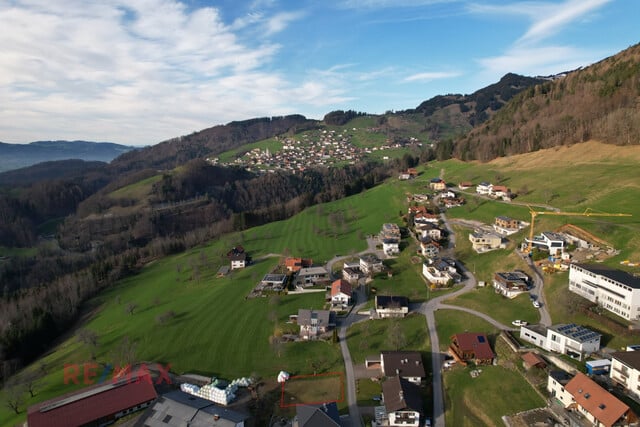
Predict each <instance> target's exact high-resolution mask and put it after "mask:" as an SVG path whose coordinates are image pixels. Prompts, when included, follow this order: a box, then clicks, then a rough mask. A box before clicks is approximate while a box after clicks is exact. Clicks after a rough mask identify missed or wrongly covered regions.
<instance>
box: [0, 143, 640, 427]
mask: <svg viewBox="0 0 640 427" xmlns="http://www.w3.org/2000/svg"><path fill="white" fill-rule="evenodd" d="M607 150H608V151H607ZM615 150H617V151H615ZM639 150H640V147H614V146H604V145H601V144H595V143H589V144H583V145H580V146H574V147H569V148H560V149H554V151H553V153H552V154H553V155H552V156H551V157H549V154H548V153H547V157H546V160H545V158H544V157H543V155H544V153H541V152H538V153H532V154H527V155H523V156H518V157H514V158H510V159H499V160H497V161H494V162H492V163H488V164H479V163H469V164H465V163H461V162H457V161H454V160H450V161H447V162H441V163H434V164H433V165H431V167H430V168H429V169H428V170H427V171H426V172H425V173H423V174H422V175H421V176H420V178H418V179H417V180H415V181H410V182H408V181H405V182H399V181H397V180H390V181H389V182H388V183H387V184H385V185H382V186H379V187H377V188H374V189H372V190H370V191H367V192H366V193H363V194H360V195H356V196H354V197H350V198H347V199H344V200H341V201H338V202H334V203H331V204H326V205H322V206H316V207H313V208H310V209H308V210H306V211H305V212H303V213H301V214H300V215H297V216H295V217H293V218H291V219H290V220H287V221H281V222H277V223H273V224H268V225H265V226H263V227H259V228H256V229H252V230H247V231H245V232H244V233H242V234H236V235H230V236H226V237H224V238H222V239H220V240H219V241H216V242H212V243H211V244H210V245H209V246H207V247H205V248H201V249H198V250H194V251H191V252H188V253H185V254H181V255H177V256H174V257H170V258H167V259H164V260H161V261H158V262H156V263H154V264H153V265H150V266H148V267H147V268H145V269H144V270H143V271H142V272H141V274H139V275H138V276H136V277H132V278H129V279H127V280H125V281H123V282H122V283H121V284H120V285H119V286H118V287H117V288H114V289H111V290H109V291H108V292H106V293H104V294H103V295H101V296H100V297H99V298H97V299H95V300H94V301H93V302H92V303H91V304H90V305H91V306H95V307H96V311H95V313H94V317H93V318H92V319H91V320H89V321H88V323H87V324H86V325H84V327H87V328H89V329H92V330H95V331H96V332H98V335H99V337H100V346H99V348H98V360H99V361H113V355H112V353H113V349H114V348H115V347H116V346H117V344H118V343H119V342H120V341H121V340H122V338H123V337H124V336H130V337H132V338H133V339H137V340H138V356H140V358H145V359H156V360H159V361H162V362H169V363H172V365H173V366H174V369H175V370H176V371H187V370H188V371H197V372H203V373H208V374H221V375H223V376H225V377H235V376H237V375H249V374H250V373H251V372H254V371H255V372H257V373H259V374H263V375H273V373H274V372H276V371H277V370H278V369H280V368H281V367H283V366H286V367H287V369H289V370H291V371H293V372H305V371H309V370H310V367H309V361H310V358H312V357H315V356H316V355H318V356H319V357H321V358H324V359H325V362H326V361H327V360H328V362H326V363H325V365H329V364H330V365H331V368H333V369H342V368H341V367H340V364H341V361H340V360H339V359H340V356H339V351H338V349H337V348H336V347H335V346H332V345H328V344H323V343H305V344H299V345H297V344H293V345H288V346H286V347H285V350H284V352H283V354H282V355H281V357H277V356H276V355H275V353H274V352H273V350H272V349H271V348H270V347H269V345H268V339H267V337H268V336H269V335H270V334H271V333H272V332H273V330H274V323H273V322H272V321H270V320H269V319H271V318H273V317H272V315H271V314H270V313H271V312H273V311H275V312H276V313H277V317H278V318H279V324H280V325H282V322H284V321H285V320H286V318H287V316H288V315H289V314H292V313H295V312H296V311H297V308H298V307H312V306H320V305H321V297H318V296H313V295H312V296H305V297H282V298H280V302H279V303H278V304H274V303H272V304H270V303H269V301H268V299H266V298H265V299H258V300H253V301H245V300H244V296H245V295H246V294H247V293H248V290H249V289H250V288H251V287H252V286H253V285H254V284H255V282H256V281H257V280H259V278H260V277H261V275H262V274H264V272H266V271H268V270H269V268H270V267H272V266H273V265H275V262H276V259H275V258H272V259H269V260H268V261H263V262H259V263H257V264H256V265H255V266H253V267H251V268H249V269H247V270H245V271H242V272H236V273H234V275H233V276H232V277H231V278H225V279H213V278H212V276H213V274H215V271H216V270H217V268H218V267H219V265H221V263H222V259H221V258H220V254H221V253H224V252H226V250H227V249H228V247H229V246H231V245H232V244H235V243H242V244H243V245H244V246H245V247H246V248H247V249H248V250H249V251H250V253H251V254H252V255H253V256H254V258H257V257H259V256H261V255H265V254H268V253H283V252H289V253H291V254H293V255H302V256H311V257H313V258H314V260H316V261H317V262H320V261H325V260H327V259H329V258H331V257H332V256H334V255H335V254H349V253H351V252H357V251H360V250H363V249H364V248H365V247H366V246H365V243H364V240H363V237H364V235H366V234H371V233H376V232H377V231H378V230H379V227H380V224H381V223H383V222H397V223H399V224H400V223H401V222H400V219H399V213H400V212H401V211H402V212H404V211H405V209H406V202H405V199H404V194H405V192H407V191H412V192H424V191H425V189H424V188H425V186H426V184H427V182H428V179H429V178H430V177H432V176H437V175H438V174H439V173H440V171H441V170H442V171H444V177H445V179H446V180H447V181H450V182H458V181H462V180H472V181H474V182H479V181H480V180H489V181H493V182H497V181H498V180H501V181H502V182H501V183H503V184H506V185H509V186H510V187H511V188H512V189H514V190H516V191H517V190H518V189H519V188H522V187H524V186H527V187H528V188H529V190H531V193H530V194H529V195H526V196H522V197H519V198H518V200H517V201H523V202H529V203H536V202H545V201H546V200H545V198H546V197H547V196H549V197H551V196H552V195H553V194H551V195H549V194H545V189H546V188H552V189H553V190H555V194H557V196H555V197H553V198H552V200H551V203H552V204H553V205H554V206H557V207H560V208H562V209H563V210H569V209H575V210H583V209H585V208H586V207H590V208H594V209H598V210H601V211H608V212H617V211H620V212H624V211H627V210H628V211H632V212H633V213H634V214H635V213H639V212H640V209H639V206H638V203H640V197H638V196H640V194H639V193H640V191H639V189H638V185H639V184H638V183H640V179H639V178H640V177H639V175H640V171H638V168H637V167H636V165H637V163H638V162H639V161H640V151H639ZM605 151H607V152H605ZM598 156H600V157H598ZM607 156H608V157H607ZM598 158H604V159H605V160H604V161H599V160H598ZM567 164H577V166H575V167H572V169H571V171H567V169H566V165H567ZM543 167H544V168H545V169H544V170H543V169H542V168H543ZM423 170H424V169H423ZM612 176H614V177H615V188H613V189H612V188H611V187H612V180H611V177H612ZM578 183H579V184H578ZM600 188H602V190H600ZM576 189H577V190H576ZM576 191H578V192H580V193H581V195H582V196H581V197H576V196H575V193H576ZM621 195H624V196H625V197H621ZM581 198H584V199H586V200H585V201H580V199H581ZM503 208H504V211H503ZM332 211H341V212H343V213H344V217H345V218H346V220H345V223H344V225H338V226H336V225H332V224H330V221H329V219H328V218H329V213H330V212H332ZM497 212H504V213H507V214H508V215H511V216H514V217H517V218H520V219H523V220H528V219H529V216H528V214H527V210H526V208H522V207H516V206H514V205H513V204H512V205H508V204H504V205H502V204H501V205H498V204H497V203H494V202H488V203H478V204H477V206H475V205H474V204H473V203H472V204H470V207H469V208H467V207H463V208H456V209H452V210H450V211H449V215H450V216H452V217H461V218H471V219H476V218H486V220H487V221H489V220H491V218H492V217H493V216H495V215H496V213H497ZM518 212H520V213H518ZM540 219H541V220H540V221H539V222H537V224H539V225H540V227H536V231H542V230H544V229H547V228H546V227H553V226H554V225H560V224H562V223H563V221H562V220H561V217H559V218H544V217H543V218H540ZM568 219H570V220H571V221H570V222H571V223H573V224H576V225H579V226H582V227H584V228H586V229H588V230H590V231H592V232H594V233H596V234H598V231H599V230H600V232H602V230H603V229H605V231H606V234H604V235H605V236H606V238H607V239H609V240H611V241H612V242H613V243H614V244H615V245H616V247H620V248H622V249H623V252H622V254H621V255H620V256H619V257H617V258H615V259H613V260H612V261H611V263H612V264H615V263H616V262H617V261H619V260H620V259H626V258H629V259H631V260H632V261H633V260H638V257H639V256H640V238H639V237H638V236H640V234H638V233H637V231H639V230H638V228H639V227H638V219H637V215H636V217H634V218H631V219H616V218H614V219H612V220H611V223H622V224H623V226H616V227H610V226H609V225H607V223H604V225H603V223H602V222H595V221H592V220H593V219H589V218H581V217H570V218H568ZM465 238H466V236H464V235H463V236H460V238H459V244H458V248H457V250H458V255H459V256H461V257H462V260H463V261H464V262H465V263H466V264H467V266H468V267H470V268H475V269H476V271H477V273H478V275H479V276H481V277H480V279H481V280H482V279H483V278H485V279H486V277H485V276H487V275H489V274H490V273H491V272H492V271H494V269H503V268H505V269H506V268H509V267H510V266H512V265H513V266H517V264H515V263H517V261H516V260H513V259H512V255H508V253H507V252H506V251H497V252H493V253H489V254H483V255H473V254H472V253H471V252H469V251H468V248H467V249H465V244H463V241H464V239H465ZM410 250H411V249H406V250H405V251H410ZM200 252H204V254H205V257H206V258H207V259H208V266H207V267H202V268H200V270H201V278H200V282H199V283H198V282H197V281H196V280H191V281H190V280H188V278H189V277H190V276H191V275H192V270H193V268H194V267H193V266H196V265H198V263H199V262H201V261H200V260H201V259H202V256H201V255H200ZM474 257H475V258H474ZM408 259H409V256H408V252H406V253H403V255H402V256H401V257H399V258H398V260H397V261H396V262H397V265H394V266H393V269H394V277H393V278H392V279H388V280H386V281H385V280H378V281H377V282H376V283H375V286H377V287H379V289H381V290H384V289H385V288H387V290H388V291H390V290H391V289H394V290H402V291H403V292H405V291H411V290H412V289H416V288H420V289H422V287H423V283H424V282H423V281H422V279H421V278H419V264H417V265H412V264H411V263H410V262H409V260H408ZM178 265H180V266H181V271H182V272H181V273H178V268H177V266H178ZM558 277H561V276H558ZM413 283H420V285H419V286H412V284H413ZM565 283H566V282H565ZM559 286H561V284H560V285H559ZM478 292H482V291H478ZM117 295H120V299H121V301H122V303H121V304H118V303H116V296H117ZM424 295H425V294H424V293H423V291H419V295H417V297H418V298H423V297H424ZM156 296H158V297H159V299H160V303H159V305H158V306H155V304H154V303H153V300H154V297H156ZM409 296H410V297H412V295H409ZM129 301H133V302H135V303H137V304H138V305H139V309H138V310H137V311H136V313H135V314H133V315H131V316H129V315H126V314H124V307H123V306H124V305H125V304H126V303H127V302H129ZM547 301H549V302H550V303H549V305H550V309H551V310H552V316H554V320H556V317H558V319H557V320H561V317H562V314H560V315H555V314H554V313H556V312H559V313H562V312H563V309H562V308H560V307H558V305H554V303H555V302H554V300H553V299H552V298H549V296H547ZM456 303H459V304H464V305H469V306H473V307H477V308H479V309H483V310H484V311H486V312H493V311H494V304H495V301H494V300H493V298H491V295H484V294H483V295H482V296H481V297H478V298H475V299H474V298H472V297H470V296H469V297H464V298H459V299H458V300H457V301H456ZM527 308H528V307H527ZM170 309H171V310H174V311H175V312H176V313H177V316H176V318H175V319H174V320H172V321H170V322H169V323H168V324H166V325H157V324H156V322H155V317H156V316H157V315H158V314H160V313H163V312H165V311H167V310H170ZM443 313H447V314H443ZM529 314H530V313H528V314H527V313H525V314H523V315H522V316H518V317H519V318H525V319H527V317H526V316H527V315H529ZM436 315H437V316H438V320H439V322H440V324H439V333H440V334H441V340H442V342H443V343H446V342H447V340H448V337H449V335H450V334H451V333H455V332H459V331H461V330H465V329H469V328H470V326H471V325H472V326H473V329H477V328H479V327H481V326H482V321H480V320H479V319H477V318H475V317H469V316H468V315H466V314H465V313H459V312H453V311H441V312H438V313H436ZM511 315H512V313H511V312H506V313H502V311H501V310H499V311H497V312H496V317H497V318H499V319H500V320H502V321H503V322H506V321H508V320H509V319H510V316H511ZM442 316H449V317H450V319H445V318H443V317H442ZM585 323H586V322H585ZM586 324H588V323H586ZM614 343H615V341H614ZM265 355H268V357H264V356H265ZM88 358H89V350H88V349H86V348H84V347H82V346H81V345H80V344H78V343H77V340H76V339H75V338H70V339H67V340H64V341H63V342H62V343H61V344H60V346H58V347H57V348H55V349H54V350H52V352H51V353H50V354H49V355H47V356H45V357H43V358H42V361H43V362H44V363H46V364H47V366H48V367H49V368H50V372H51V374H50V375H48V376H47V378H45V381H46V385H45V386H44V387H43V388H42V389H41V391H40V392H39V393H38V395H37V396H36V397H35V398H33V399H31V400H29V401H28V402H27V405H29V404H32V403H35V402H36V401H40V400H43V399H46V398H50V397H52V396H55V395H58V394H60V393H62V392H64V391H68V389H65V387H63V385H62V366H63V364H64V363H72V362H78V361H84V360H87V359H88ZM38 363H39V362H38ZM38 363H35V364H34V366H37V365H38ZM477 383H479V382H477ZM474 404H477V402H474ZM21 419H22V417H20V416H18V417H14V416H12V415H11V414H10V413H9V411H8V410H7V409H5V407H2V408H0V420H3V422H2V425H12V424H14V423H16V422H18V421H19V420H21Z"/></svg>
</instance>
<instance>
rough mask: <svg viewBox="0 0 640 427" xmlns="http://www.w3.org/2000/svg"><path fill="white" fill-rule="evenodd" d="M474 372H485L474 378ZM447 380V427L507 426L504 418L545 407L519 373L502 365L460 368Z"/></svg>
mask: <svg viewBox="0 0 640 427" xmlns="http://www.w3.org/2000/svg"><path fill="white" fill-rule="evenodd" d="M473 369H480V370H481V371H482V372H481V373H480V375H478V376H477V377H476V378H472V377H471V375H470V372H471V371H472V370H473ZM443 378H444V388H445V402H446V409H445V420H446V424H447V425H452V426H459V427H466V426H469V427H477V426H496V427H498V426H503V425H504V424H503V422H502V418H501V417H502V416H503V415H511V414H515V413H517V412H521V411H526V410H529V409H534V408H538V407H543V406H545V402H544V400H543V399H542V398H541V397H540V395H539V394H538V393H536V391H535V390H534V389H533V388H532V387H531V385H529V383H528V382H526V380H525V379H524V378H523V377H522V375H521V374H520V373H519V372H517V371H514V370H510V369H506V368H503V367H501V366H480V367H478V368H475V367H461V366H456V367H454V368H453V369H451V370H449V371H447V372H445V373H444V375H443Z"/></svg>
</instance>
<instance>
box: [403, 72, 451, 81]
mask: <svg viewBox="0 0 640 427" xmlns="http://www.w3.org/2000/svg"><path fill="white" fill-rule="evenodd" d="M458 76H460V73H459V72H457V71H432V72H425V73H416V74H412V75H410V76H408V77H405V78H404V80H403V81H405V82H417V81H420V82H430V81H433V80H439V79H450V78H453V77H458Z"/></svg>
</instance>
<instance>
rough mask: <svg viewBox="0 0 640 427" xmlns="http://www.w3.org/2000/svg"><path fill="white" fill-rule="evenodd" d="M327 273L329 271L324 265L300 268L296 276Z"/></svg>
mask: <svg viewBox="0 0 640 427" xmlns="http://www.w3.org/2000/svg"><path fill="white" fill-rule="evenodd" d="M328 273H329V272H328V271H327V269H326V268H324V267H308V268H301V269H300V270H299V271H298V276H313V275H316V274H328Z"/></svg>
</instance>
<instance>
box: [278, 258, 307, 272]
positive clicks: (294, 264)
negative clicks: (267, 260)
mask: <svg viewBox="0 0 640 427" xmlns="http://www.w3.org/2000/svg"><path fill="white" fill-rule="evenodd" d="M284 265H285V267H286V268H287V270H289V271H290V272H292V273H297V272H298V271H300V269H301V268H309V267H311V266H312V265H313V260H312V259H305V258H294V257H289V258H287V259H285V260H284Z"/></svg>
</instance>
